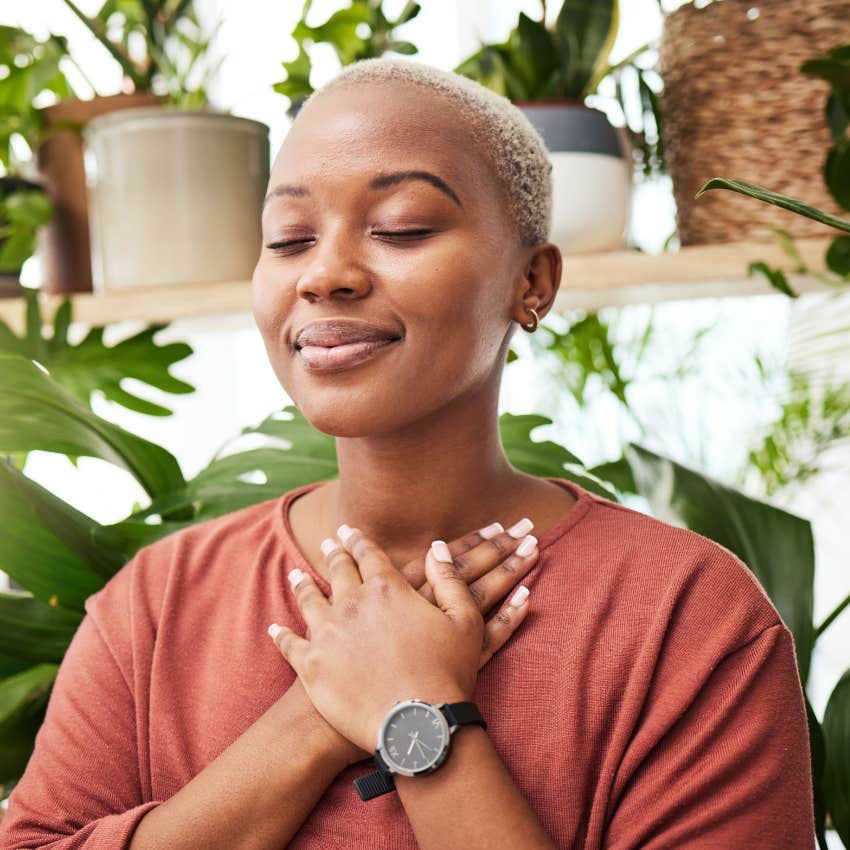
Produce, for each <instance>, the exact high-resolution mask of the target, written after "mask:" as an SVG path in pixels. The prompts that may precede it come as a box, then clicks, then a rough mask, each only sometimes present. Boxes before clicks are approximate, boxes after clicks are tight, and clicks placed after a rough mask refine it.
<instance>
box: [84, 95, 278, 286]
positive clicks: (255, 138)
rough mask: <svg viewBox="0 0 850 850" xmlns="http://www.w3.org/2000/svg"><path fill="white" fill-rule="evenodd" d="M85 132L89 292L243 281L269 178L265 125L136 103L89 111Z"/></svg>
mask: <svg viewBox="0 0 850 850" xmlns="http://www.w3.org/2000/svg"><path fill="white" fill-rule="evenodd" d="M84 140H85V146H86V151H85V164H86V178H87V184H88V212H89V229H90V234H91V242H92V282H93V286H94V291H95V292H105V291H112V290H116V289H128V288H134V287H147V286H163V285H168V284H172V285H173V284H181V283H199V284H200V283H216V282H220V281H247V280H250V278H251V275H252V273H253V270H254V266H255V265H256V262H257V258H258V257H259V254H260V248H261V233H260V214H261V209H262V201H263V196H264V195H265V192H266V188H267V184H268V179H269V161H270V159H269V138H268V127H267V126H266V125H265V124H262V123H260V122H259V121H252V120H250V119H247V118H239V117H236V116H233V115H228V114H224V113H218V112H198V111H186V110H177V109H170V108H163V107H143V108H137V109H123V110H120V111H117V112H112V113H110V114H108V115H104V116H101V117H99V118H95V119H94V120H93V121H91V122H90V123H89V124H88V126H87V127H86V129H85V131H84Z"/></svg>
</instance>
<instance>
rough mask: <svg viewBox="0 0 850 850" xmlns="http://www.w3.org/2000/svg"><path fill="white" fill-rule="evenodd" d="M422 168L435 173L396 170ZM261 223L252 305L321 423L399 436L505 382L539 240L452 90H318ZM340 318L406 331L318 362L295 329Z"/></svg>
mask: <svg viewBox="0 0 850 850" xmlns="http://www.w3.org/2000/svg"><path fill="white" fill-rule="evenodd" d="M411 171H415V172H421V173H430V174H431V175H434V176H435V178H436V180H431V179H430V178H426V179H411V178H408V179H401V178H389V177H388V175H394V174H398V173H405V172H411ZM379 177H385V178H386V179H384V180H382V181H380V182H377V183H375V182H374V181H376V178H379ZM435 182H436V183H438V184H442V187H441V188H440V187H438V186H435V185H434V183H435ZM262 231H263V248H262V251H261V255H260V259H259V262H258V263H257V266H256V269H255V271H254V276H253V290H252V295H253V311H254V316H255V319H256V321H257V325H258V327H259V329H260V332H261V334H262V336H263V341H264V343H265V346H266V351H267V352H268V356H269V360H270V362H271V365H272V368H273V369H274V371H275V374H276V375H277V377H278V380H279V381H280V383H281V386H282V387H283V388H284V390H285V391H286V393H287V395H289V397H290V398H291V399H292V401H293V402H294V404H295V405H296V406H297V407H298V408H299V410H300V411H301V412H302V413H303V414H304V416H305V417H306V418H307V419H308V420H309V421H310V422H311V423H312V424H313V425H314V426H315V427H317V428H318V429H319V430H321V431H323V432H325V433H328V434H333V435H335V436H343V437H354V436H366V435H377V434H382V433H388V432H391V431H395V430H397V429H399V428H401V427H404V426H407V425H410V424H413V423H415V422H417V421H419V420H421V419H423V418H425V417H426V416H428V415H429V414H431V413H433V412H435V411H437V410H439V409H440V408H442V407H443V406H445V405H448V404H451V403H452V402H453V401H455V400H456V399H458V398H459V397H461V396H464V397H465V396H468V395H470V394H472V395H474V394H476V393H479V392H482V391H484V390H486V389H487V387H488V386H489V387H490V388H492V384H493V383H495V385H496V387H497V386H498V382H499V380H500V376H501V370H502V367H503V364H504V361H505V356H506V353H507V347H508V343H509V340H510V335H511V333H512V330H513V327H514V326H513V325H512V324H511V320H512V319H513V318H518V319H519V320H520V321H527V319H526V318H524V317H523V312H522V305H521V295H522V293H523V292H524V291H525V289H526V288H527V284H524V283H523V269H524V267H525V265H526V264H527V256H528V255H527V254H526V253H525V251H527V249H525V250H524V249H523V248H522V246H520V245H519V243H518V240H517V237H516V235H515V232H514V229H513V227H512V225H511V222H510V220H509V219H508V216H507V214H506V213H505V211H504V202H503V199H502V197H501V194H500V192H499V190H498V188H497V184H496V182H495V179H494V177H493V176H492V175H491V172H490V170H489V166H488V165H487V163H486V162H484V161H482V158H481V156H480V155H479V154H476V151H475V146H474V144H473V142H472V139H471V137H470V135H469V132H468V131H467V130H465V129H464V128H463V127H462V126H461V125H460V122H458V121H455V120H453V116H452V110H451V107H449V106H448V105H447V104H446V102H445V101H443V100H442V99H440V98H437V97H435V96H434V95H432V94H430V93H429V92H427V91H425V90H423V89H420V88H418V87H411V86H403V85H395V84H394V85H384V84H372V85H368V86H363V87H360V88H358V89H354V88H351V89H340V90H336V91H330V92H326V93H324V94H322V95H320V96H318V97H317V98H315V99H314V100H313V101H312V102H311V103H310V104H308V106H307V107H305V109H304V110H302V112H301V113H300V114H299V116H298V119H297V120H296V121H295V122H294V124H293V126H292V128H291V129H290V131H289V133H288V134H287V136H286V139H285V141H284V143H283V145H282V146H281V149H280V151H279V153H278V155H277V157H276V159H275V162H274V164H273V166H272V170H271V178H270V181H269V197H268V198H267V201H266V205H265V208H264V211H263V218H262ZM336 318H341V319H354V320H360V321H363V322H366V323H368V324H372V325H377V326H379V327H381V328H388V329H391V330H392V331H394V332H395V334H396V335H397V336H399V337H400V339H399V340H398V341H397V342H393V343H392V344H390V345H386V346H381V347H380V348H379V349H378V350H377V352H376V353H375V354H374V355H373V356H371V357H369V358H368V359H365V360H362V361H360V362H358V363H356V364H355V365H352V366H348V367H346V368H342V369H334V370H332V371H331V370H318V369H316V368H312V367H311V366H310V363H309V362H308V360H307V358H306V356H305V355H302V354H301V353H300V352H299V351H298V350H297V349H296V348H295V345H294V338H295V334H296V332H297V331H298V330H299V329H300V328H302V327H303V326H304V325H306V324H307V323H308V322H312V321H315V320H325V319H336ZM484 394H485V395H486V393H484Z"/></svg>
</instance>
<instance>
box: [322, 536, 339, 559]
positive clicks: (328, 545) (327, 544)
mask: <svg viewBox="0 0 850 850" xmlns="http://www.w3.org/2000/svg"><path fill="white" fill-rule="evenodd" d="M319 548H320V549H321V550H322V553H323V554H324V555H329V554H330V553H331V552H333V550H334V549H338V548H339V543H337V542H336V540H334V539H333V537H326V538H325V539H324V540H323V541H322V542H321V543H320V544H319Z"/></svg>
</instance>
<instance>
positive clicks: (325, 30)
mask: <svg viewBox="0 0 850 850" xmlns="http://www.w3.org/2000/svg"><path fill="white" fill-rule="evenodd" d="M312 5H313V0H304V5H303V6H302V8H301V18H300V19H299V21H298V22H297V23H296V24H295V28H294V29H293V30H292V38H293V39H295V42H296V44H297V45H298V53H297V54H296V56H295V58H294V59H292V60H290V61H289V62H284V63H283V67H284V70H285V71H286V77H285V78H284V79H283V80H281V81H280V82H278V83H275V85H274V90H275V91H276V92H279V93H280V94H282V95H284V96H285V97H287V98H289V107H288V109H287V114H288V115H289V117H290V118H294V117H295V116H296V115H297V114H298V110H299V109H300V108H301V105H302V104H303V103H304V101H305V100H306V99H307V98H308V97H309V96H310V95H311V94H312V93H313V86H312V84H311V82H310V72H311V71H312V67H313V66H312V61H311V59H310V54H309V52H308V49H307V48H308V47H312V46H313V45H314V44H329V45H331V46H332V47H333V49H334V51H335V52H336V55H337V58H338V59H339V61H340V64H341V65H350V64H351V63H352V62H357V61H358V60H360V59H374V58H376V57H378V56H382V55H383V54H384V53H388V52H392V53H401V54H404V55H407V56H410V55H412V54H414V53H417V52H418V51H417V48H416V45H415V44H411V43H410V42H409V41H402V40H399V39H397V38H396V37H395V30H396V28H397V27H400V26H401V25H402V24H406V23H407V22H408V21H411V20H413V18H415V17H416V16H417V15H418V14H419V10H420V6H419V4H418V3H414V2H412V1H411V0H408V2H407V3H405V5H404V7H403V8H402V10H401V11H400V12H399V14H398V15H397V16H396V17H395V18H394V19H392V20H390V19H389V18H388V17H387V16H386V13H385V12H384V9H383V5H384V0H351V2H350V4H349V5H348V6H346V7H344V8H342V9H338V10H337V11H336V12H334V13H333V14H332V15H331V16H330V17H329V18H328V19H327V20H326V21H325V22H324V23H322V24H317V25H315V26H312V25H310V24H308V23H307V17H308V15H309V14H310V10H311V8H312Z"/></svg>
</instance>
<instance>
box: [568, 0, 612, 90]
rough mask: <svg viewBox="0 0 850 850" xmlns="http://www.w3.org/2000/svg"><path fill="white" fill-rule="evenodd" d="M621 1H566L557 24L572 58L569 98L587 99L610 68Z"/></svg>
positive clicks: (569, 71) (570, 62) (569, 70)
mask: <svg viewBox="0 0 850 850" xmlns="http://www.w3.org/2000/svg"><path fill="white" fill-rule="evenodd" d="M618 25H619V5H618V3H617V0H564V3H563V5H562V6H561V10H560V11H559V12H558V17H557V19H556V21H555V32H556V33H557V35H558V37H559V40H560V42H561V45H562V46H566V50H565V51H564V57H565V58H568V60H569V65H568V66H567V68H566V71H567V73H566V83H567V92H566V93H565V94H566V96H568V97H579V98H580V97H583V96H584V95H585V94H589V93H590V92H592V91H593V89H595V87H596V85H598V82H599V79H601V75H602V74H604V72H605V68H607V66H608V56H609V55H610V53H611V48H612V46H613V44H614V40H615V39H616V37H617V28H618Z"/></svg>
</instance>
